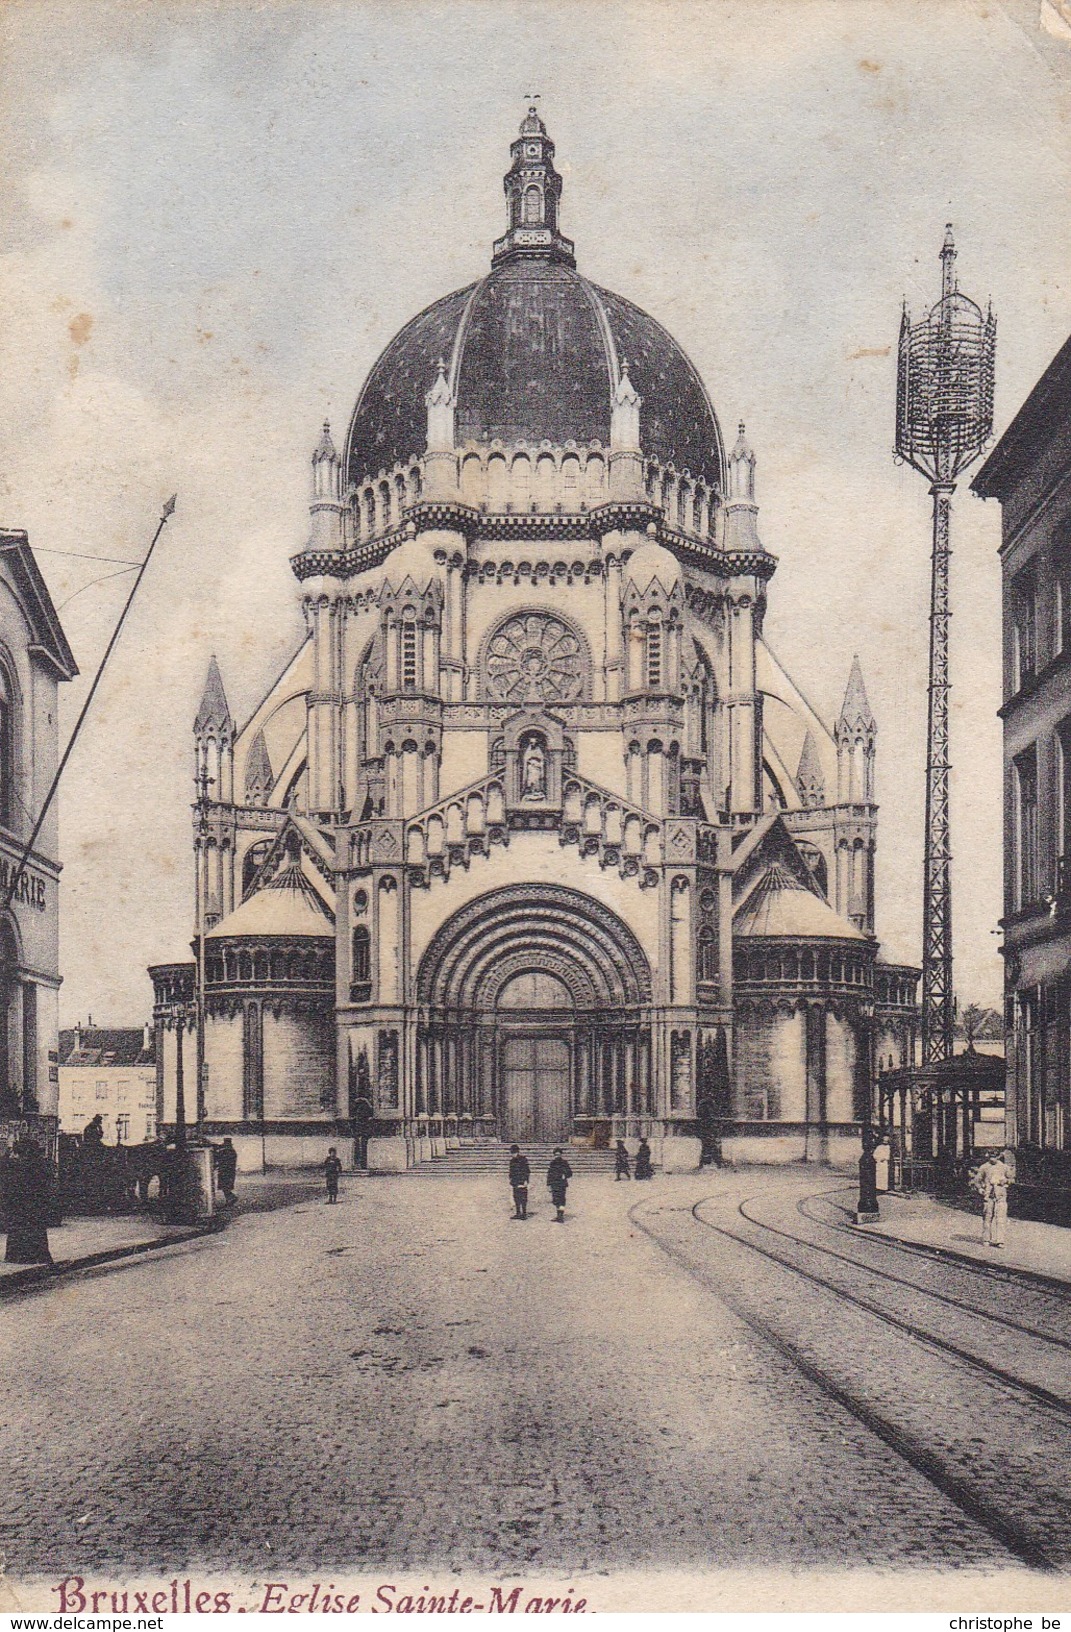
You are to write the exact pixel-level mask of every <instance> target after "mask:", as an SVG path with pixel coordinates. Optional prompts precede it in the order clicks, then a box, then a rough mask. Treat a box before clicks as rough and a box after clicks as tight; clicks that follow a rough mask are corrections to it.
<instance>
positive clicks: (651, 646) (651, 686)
mask: <svg viewBox="0 0 1071 1632" xmlns="http://www.w3.org/2000/svg"><path fill="white" fill-rule="evenodd" d="M662 672H663V665H662V625H661V624H660V623H649V624H648V625H647V689H648V690H649V691H661V689H662Z"/></svg>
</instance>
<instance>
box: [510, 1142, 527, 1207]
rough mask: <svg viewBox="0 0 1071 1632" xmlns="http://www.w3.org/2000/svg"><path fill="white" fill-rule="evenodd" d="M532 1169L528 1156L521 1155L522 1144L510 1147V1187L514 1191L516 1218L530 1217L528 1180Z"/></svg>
mask: <svg viewBox="0 0 1071 1632" xmlns="http://www.w3.org/2000/svg"><path fill="white" fill-rule="evenodd" d="M531 1177H532V1169H531V1168H530V1167H529V1165H528V1158H527V1156H522V1155H521V1147H520V1145H510V1147H509V1187H510V1189H511V1190H512V1191H513V1216H514V1218H527V1217H528V1180H529V1179H530V1178H531Z"/></svg>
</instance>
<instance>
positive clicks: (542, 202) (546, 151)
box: [493, 104, 576, 266]
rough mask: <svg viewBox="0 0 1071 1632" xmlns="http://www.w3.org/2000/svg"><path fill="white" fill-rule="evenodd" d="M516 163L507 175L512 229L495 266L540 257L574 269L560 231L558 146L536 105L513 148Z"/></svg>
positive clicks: (570, 249) (502, 240) (499, 247)
mask: <svg viewBox="0 0 1071 1632" xmlns="http://www.w3.org/2000/svg"><path fill="white" fill-rule="evenodd" d="M510 155H511V157H512V159H513V163H512V164H511V166H510V168H509V170H507V172H506V174H505V176H504V177H503V186H504V188H505V193H506V220H507V224H508V225H507V231H506V235H505V237H504V238H499V239H498V240H497V242H496V243H495V247H494V260H493V264H494V265H496V266H497V265H498V264H499V263H500V262H502V261H506V260H514V259H519V258H520V257H521V256H538V257H539V258H540V259H542V260H548V261H564V262H565V264H566V265H567V266H575V265H576V258H575V256H574V254H573V245H572V244H571V243H570V241H569V239H568V238H563V237H562V234H561V233H560V232H559V231H558V205H559V203H560V201H561V196H562V178H561V176H560V175H559V174H558V172H557V170H555V168H554V143H553V142H552V141H551V139H550V137H549V136H548V135H547V127H546V125H545V124H544V123H543V121H542V119H541V118H540V117H539V113H538V111H537V110H536V107H535V105H534V104H533V105H532V106H531V107H529V109H528V112H527V114H526V115H525V117H524V119H523V120H522V121H521V128H520V133H519V135H518V136H517V139H516V141H515V142H513V144H512V145H511V147H510Z"/></svg>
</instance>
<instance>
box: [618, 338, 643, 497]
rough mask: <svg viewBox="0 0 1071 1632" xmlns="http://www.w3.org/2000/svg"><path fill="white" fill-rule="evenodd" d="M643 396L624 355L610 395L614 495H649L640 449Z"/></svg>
mask: <svg viewBox="0 0 1071 1632" xmlns="http://www.w3.org/2000/svg"><path fill="white" fill-rule="evenodd" d="M642 407H643V398H642V397H641V396H640V394H639V392H638V391H637V390H636V387H635V386H634V385H633V383H632V381H631V380H630V379H629V372H628V363H627V362H626V361H625V359H624V358H623V357H622V359H621V374H620V378H619V379H618V382H617V388H616V390H614V391H613V392H611V395H610V497H611V498H613V499H616V500H618V501H625V502H628V501H630V500H632V501H640V500H642V499H643V498H644V497H645V494H644V485H643V454H642V453H641V452H640V409H641V408H642Z"/></svg>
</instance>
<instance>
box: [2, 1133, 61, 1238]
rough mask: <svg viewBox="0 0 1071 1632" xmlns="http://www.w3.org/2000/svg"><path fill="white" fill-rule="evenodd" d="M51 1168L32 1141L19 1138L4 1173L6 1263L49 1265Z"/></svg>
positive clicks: (42, 1153)
mask: <svg viewBox="0 0 1071 1632" xmlns="http://www.w3.org/2000/svg"><path fill="white" fill-rule="evenodd" d="M51 1195H52V1168H51V1165H50V1163H49V1161H48V1158H47V1157H46V1156H45V1154H44V1152H43V1151H41V1150H39V1149H38V1147H37V1145H36V1144H35V1143H34V1141H33V1140H32V1139H20V1140H19V1141H18V1143H17V1144H16V1146H15V1149H14V1150H13V1151H12V1153H11V1160H10V1162H9V1163H8V1166H7V1170H6V1172H5V1174H4V1226H5V1228H6V1230H7V1251H6V1252H5V1254H4V1257H5V1261H6V1262H7V1263H9V1264H50V1263H51V1262H52V1254H51V1252H50V1251H49V1250H48V1215H49V1211H50V1208H51Z"/></svg>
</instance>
